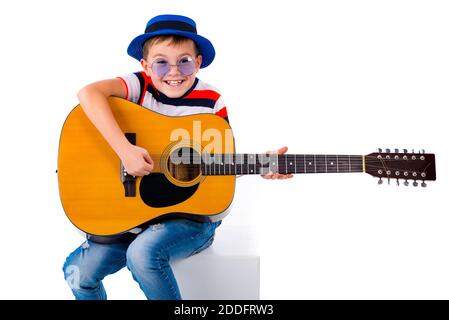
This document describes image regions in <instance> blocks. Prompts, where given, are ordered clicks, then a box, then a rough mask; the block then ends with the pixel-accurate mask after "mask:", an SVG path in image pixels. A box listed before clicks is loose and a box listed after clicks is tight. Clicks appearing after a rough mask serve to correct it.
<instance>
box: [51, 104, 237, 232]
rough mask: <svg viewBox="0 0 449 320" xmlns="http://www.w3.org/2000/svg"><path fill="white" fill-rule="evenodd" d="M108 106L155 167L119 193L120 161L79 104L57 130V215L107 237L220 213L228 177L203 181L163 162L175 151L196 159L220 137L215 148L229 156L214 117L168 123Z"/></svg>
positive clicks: (227, 199) (231, 183)
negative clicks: (59, 205)
mask: <svg viewBox="0 0 449 320" xmlns="http://www.w3.org/2000/svg"><path fill="white" fill-rule="evenodd" d="M109 103H110V106H111V109H112V112H113V114H114V116H115V119H116V120H117V122H118V124H119V126H120V128H121V129H122V131H123V132H125V133H127V135H128V134H131V136H134V137H135V144H136V145H138V146H140V147H142V148H145V149H146V150H147V151H148V152H149V154H150V156H151V158H152V159H153V161H154V169H153V171H152V173H150V174H149V175H147V176H144V177H136V179H135V180H134V182H131V183H132V184H134V185H133V186H132V188H134V190H131V192H130V194H131V195H130V194H128V195H126V194H125V189H126V187H125V184H124V183H123V175H124V173H123V167H122V166H121V163H120V159H119V158H118V156H117V155H116V154H115V152H114V151H113V150H112V148H111V147H110V146H109V144H108V143H107V142H106V140H105V139H104V138H103V137H102V135H101V134H100V133H99V131H98V130H97V129H96V128H95V127H94V125H93V124H92V123H91V122H90V120H89V119H88V118H87V117H86V115H85V113H84V111H83V110H82V109H81V106H79V105H78V106H77V107H75V108H74V109H73V110H72V112H71V113H70V114H69V116H68V117H67V119H66V121H65V123H64V126H63V129H62V132H61V138H60V143H59V154H58V182H59V193H60V198H61V202H62V205H63V208H64V211H65V213H66V215H67V216H68V218H69V219H70V221H71V222H72V223H73V224H74V225H75V226H76V227H77V228H78V229H80V230H82V231H84V232H86V233H89V234H92V235H99V236H106V235H116V234H119V233H123V232H126V231H127V230H130V229H132V228H135V227H137V226H139V225H141V224H143V223H145V222H148V221H151V220H155V219H157V218H162V217H167V216H168V215H172V216H176V215H180V216H184V217H189V218H192V219H199V220H211V221H217V220H220V219H222V218H223V217H224V216H225V215H226V213H227V209H228V208H229V206H230V204H231V202H232V199H233V197H234V190H235V179H236V178H235V176H232V175H227V176H204V175H202V174H201V171H200V169H199V167H198V166H194V167H192V166H190V167H185V166H184V167H182V166H175V165H173V163H172V161H171V160H170V159H171V158H170V156H171V155H173V154H177V153H179V154H181V153H180V150H185V149H182V148H189V150H192V151H193V154H197V155H201V153H202V152H203V151H204V150H206V149H208V148H209V149H210V142H211V141H210V140H211V139H212V138H213V139H215V140H217V139H218V140H220V139H221V141H215V143H217V142H218V145H222V146H225V145H226V148H227V149H228V150H226V152H227V153H234V151H235V150H234V143H233V138H232V131H231V129H230V127H229V124H228V123H227V122H226V121H225V120H224V119H223V118H221V117H219V116H216V115H213V114H198V115H191V116H181V117H169V116H164V115H161V114H158V113H155V112H152V111H150V110H148V109H145V108H143V107H141V106H139V105H136V104H134V103H132V102H129V101H126V100H124V99H120V98H110V99H109ZM217 132H219V133H221V134H214V133H217ZM211 133H212V134H211ZM230 138H231V141H232V143H229V139H230ZM225 140H226V141H227V142H228V143H226V141H225ZM215 145H216V144H215ZM209 151H210V152H213V150H212V149H211V150H208V152H209ZM222 151H223V150H220V152H222ZM125 176H126V173H125ZM125 178H126V179H127V178H130V177H125ZM133 192H134V193H133Z"/></svg>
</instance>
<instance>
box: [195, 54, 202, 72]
mask: <svg viewBox="0 0 449 320" xmlns="http://www.w3.org/2000/svg"><path fill="white" fill-rule="evenodd" d="M201 63H203V56H202V55H200V54H199V55H197V57H196V65H197V68H198V69H199V68H200V67H201Z"/></svg>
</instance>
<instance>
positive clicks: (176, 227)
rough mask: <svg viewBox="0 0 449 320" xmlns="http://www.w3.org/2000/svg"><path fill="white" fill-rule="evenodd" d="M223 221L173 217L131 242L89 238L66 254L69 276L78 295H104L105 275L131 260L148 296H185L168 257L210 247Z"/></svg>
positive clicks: (87, 297) (131, 267)
mask: <svg viewBox="0 0 449 320" xmlns="http://www.w3.org/2000/svg"><path fill="white" fill-rule="evenodd" d="M220 223H221V222H195V221H191V220H187V219H174V220H167V221H164V222H161V223H159V224H154V225H150V226H149V227H148V228H147V229H146V230H144V231H142V232H141V233H140V234H139V235H138V236H137V237H136V238H135V239H134V240H133V241H132V242H131V243H129V242H128V243H113V244H100V243H96V242H93V241H90V240H87V241H86V242H84V243H83V244H82V245H81V246H80V247H79V248H77V249H76V250H75V251H74V252H72V253H71V254H70V255H69V256H68V257H67V259H66V261H65V263H64V267H63V271H64V276H65V279H66V280H67V282H68V283H69V285H70V288H71V289H72V292H73V294H74V295H75V298H76V299H78V300H95V299H101V300H105V299H106V297H107V296H106V291H105V289H104V286H103V284H102V280H103V279H104V277H106V276H107V275H109V274H113V273H115V272H117V271H119V270H120V269H122V268H123V267H125V266H127V267H128V269H129V270H130V271H131V274H132V276H133V278H134V280H136V281H137V283H138V284H139V286H140V288H141V289H142V291H143V292H144V294H145V296H146V297H147V299H158V300H180V299H181V294H180V292H179V288H178V284H177V282H176V279H175V276H174V274H173V271H172V269H171V267H170V264H169V262H170V261H173V260H177V259H183V258H187V257H189V256H191V255H194V254H195V253H198V252H200V251H202V250H204V249H205V248H207V247H209V246H210V245H211V244H212V242H213V239H214V234H215V229H216V227H218V226H219V225H220Z"/></svg>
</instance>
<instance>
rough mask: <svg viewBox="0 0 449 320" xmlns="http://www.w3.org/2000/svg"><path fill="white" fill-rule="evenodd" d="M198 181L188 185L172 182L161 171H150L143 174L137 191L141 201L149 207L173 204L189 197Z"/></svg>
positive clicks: (196, 186) (196, 187) (195, 188)
mask: <svg viewBox="0 0 449 320" xmlns="http://www.w3.org/2000/svg"><path fill="white" fill-rule="evenodd" d="M198 186H199V183H198V184H195V185H193V186H189V187H179V186H176V185H174V184H172V183H171V182H170V181H169V180H168V179H167V178H166V177H165V175H164V174H163V173H158V172H156V173H150V174H149V175H147V176H143V177H142V179H141V181H140V186H139V191H140V197H141V199H142V201H143V202H144V203H145V204H146V205H147V206H150V207H153V208H162V207H168V206H173V205H176V204H178V203H181V202H183V201H185V200H187V199H189V198H190V197H191V196H192V195H193V194H194V193H195V192H196V190H197V189H198Z"/></svg>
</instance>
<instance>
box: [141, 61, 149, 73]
mask: <svg viewBox="0 0 449 320" xmlns="http://www.w3.org/2000/svg"><path fill="white" fill-rule="evenodd" d="M140 64H141V66H142V68H143V70H144V71H145V73H146V74H147V76H150V75H149V73H148V72H149V71H148V67H149V64H148V62H147V61H146V60H145V59H141V60H140Z"/></svg>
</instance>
